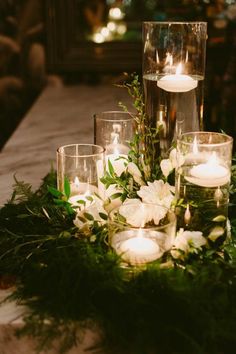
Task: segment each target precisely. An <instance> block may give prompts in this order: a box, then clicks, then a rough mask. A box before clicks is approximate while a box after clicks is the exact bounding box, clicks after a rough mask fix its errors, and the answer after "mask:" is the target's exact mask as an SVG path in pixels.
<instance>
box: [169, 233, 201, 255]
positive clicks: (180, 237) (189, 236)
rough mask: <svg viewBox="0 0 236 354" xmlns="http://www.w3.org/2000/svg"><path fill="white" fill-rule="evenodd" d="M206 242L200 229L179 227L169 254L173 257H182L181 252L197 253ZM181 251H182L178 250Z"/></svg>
mask: <svg viewBox="0 0 236 354" xmlns="http://www.w3.org/2000/svg"><path fill="white" fill-rule="evenodd" d="M205 244H206V239H205V238H204V237H203V236H202V232H201V231H184V229H180V230H179V232H178V233H177V236H176V238H175V241H174V245H173V250H172V251H171V254H172V256H173V257H174V258H183V253H184V254H185V255H187V254H188V253H197V250H200V249H201V247H202V246H204V245H205ZM179 251H182V252H183V253H182V252H179Z"/></svg>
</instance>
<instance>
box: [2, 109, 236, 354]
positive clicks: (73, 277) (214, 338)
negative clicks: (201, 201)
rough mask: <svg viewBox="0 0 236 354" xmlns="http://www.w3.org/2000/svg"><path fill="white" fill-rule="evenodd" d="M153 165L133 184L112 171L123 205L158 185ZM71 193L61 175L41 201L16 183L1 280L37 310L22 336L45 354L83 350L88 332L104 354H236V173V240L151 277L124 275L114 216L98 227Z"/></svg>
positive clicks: (5, 215)
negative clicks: (61, 185) (10, 281)
mask: <svg viewBox="0 0 236 354" xmlns="http://www.w3.org/2000/svg"><path fill="white" fill-rule="evenodd" d="M142 117H143V116H142ZM155 134H156V133H155ZM136 139H137V137H136ZM136 142H137V140H136ZM138 145H139V144H136V143H134V144H133V145H132V148H131V152H130V155H129V157H128V158H129V159H130V160H128V161H127V164H128V166H130V165H129V164H130V163H134V161H136V165H137V166H139V162H140V160H138V155H137V153H136V152H137V151H136V150H134V147H137V146H138ZM139 146H140V145H139ZM150 151H151V150H150ZM147 154H148V151H147ZM147 158H150V155H148V157H147ZM132 159H133V160H132ZM134 159H136V160H134ZM144 162H145V161H144ZM233 162H234V163H235V161H233ZM147 165H148V164H146V165H145V163H144V164H142V168H143V169H140V170H139V174H138V175H137V173H136V174H134V175H133V176H134V181H132V183H130V178H131V175H132V174H131V172H127V171H125V172H124V174H122V175H121V176H117V175H116V174H115V171H114V170H113V168H112V166H109V172H108V173H107V175H106V176H105V177H104V184H105V185H106V184H109V183H112V179H115V181H116V184H117V185H118V186H119V187H121V186H123V187H124V192H123V193H119V195H116V198H118V197H119V198H121V199H122V198H123V201H125V200H126V199H127V198H137V195H138V191H140V190H141V188H142V187H141V188H140V187H139V188H138V183H139V182H138V181H140V178H141V179H142V181H143V182H144V183H146V185H145V186H146V187H147V184H148V183H147V182H146V180H145V171H146V169H145V166H147ZM131 166H133V165H131ZM128 171H131V170H130V169H129V170H128ZM135 171H136V172H137V169H135ZM160 173H161V172H160V169H157V168H156V167H155V169H153V170H151V171H150V173H149V177H148V179H149V181H150V182H149V184H148V186H150V185H152V183H155V181H156V179H157V178H159V177H158V176H159V174H160ZM137 177H138V178H137ZM135 178H136V179H135ZM170 178H171V176H170ZM163 179H164V177H163ZM127 181H129V183H128V182H127ZM163 183H164V182H163ZM130 185H132V191H131V189H129V186H130ZM131 192H132V193H131ZM69 194H70V193H69V190H68V186H66V185H65V194H61V193H60V192H59V191H57V189H56V174H55V172H54V171H52V172H51V173H49V174H48V175H47V176H46V177H45V178H44V180H43V183H42V185H41V187H40V188H39V189H38V190H37V191H36V192H34V191H32V189H31V187H30V185H28V184H26V183H23V182H19V181H17V180H16V183H15V186H14V191H13V194H12V198H11V200H10V201H9V202H8V203H7V204H6V205H5V206H4V207H3V208H2V209H1V210H0V276H1V275H6V276H13V277H14V278H15V279H16V283H15V285H16V287H15V291H14V292H13V294H12V296H11V299H13V300H14V299H15V300H17V301H19V302H20V303H23V304H25V305H27V306H28V308H29V311H28V312H27V313H26V314H25V325H24V327H23V328H22V329H21V330H20V332H18V334H28V335H32V336H33V337H35V338H37V339H38V350H39V351H40V350H42V349H45V348H47V349H48V348H50V345H53V343H54V340H57V341H58V342H59V347H60V353H63V352H66V351H67V350H68V349H69V348H71V347H72V346H73V345H78V346H79V345H80V342H81V340H82V338H83V334H84V331H85V330H86V329H87V328H89V329H92V330H94V331H96V332H98V333H99V342H98V343H96V346H94V348H90V349H91V350H92V349H93V350H96V351H100V352H102V353H104V354H105V353H106V354H109V353H118V354H121V353H122V354H126V353H127V354H138V353H140V354H229V353H233V352H234V349H233V350H232V348H235V347H236V335H235V333H236V248H235V242H234V239H235V236H236V217H235V209H234V206H235V202H236V165H235V164H233V168H232V182H231V201H230V224H231V237H230V238H227V240H226V241H225V242H224V243H223V244H220V245H219V247H209V245H208V246H207V245H205V243H204V245H203V244H201V245H198V247H197V246H196V245H195V247H194V243H191V244H190V243H189V244H188V252H187V253H186V254H185V253H184V252H183V250H182V251H181V249H180V250H177V251H178V252H179V255H180V257H176V253H175V256H173V255H171V252H170V253H169V254H167V255H165V256H164V257H163V258H162V259H161V260H156V261H154V262H152V263H150V264H146V265H145V267H141V268H138V267H136V268H135V267H133V268H132V269H131V268H123V267H121V259H120V257H119V256H118V255H116V254H115V252H114V251H113V250H112V249H111V248H110V247H109V245H108V242H107V236H108V235H107V234H108V230H107V224H106V222H105V219H106V216H105V215H104V214H100V217H101V218H100V219H103V222H101V220H99V221H97V220H95V219H94V217H93V216H92V215H90V214H89V213H86V212H84V209H83V217H82V216H81V215H82V214H80V211H79V212H78V211H76V210H74V209H73V208H72V207H71V206H70V204H69V203H68V197H69ZM178 207H180V205H178ZM183 207H184V206H183ZM76 215H77V216H76ZM75 217H76V218H77V221H76V222H75ZM78 217H79V220H78ZM85 219H86V220H85ZM85 221H86V222H85ZM78 222H80V223H81V222H82V223H83V222H84V227H78ZM201 246H202V247H201ZM175 251H176V250H175Z"/></svg>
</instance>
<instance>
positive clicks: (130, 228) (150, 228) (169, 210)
mask: <svg viewBox="0 0 236 354" xmlns="http://www.w3.org/2000/svg"><path fill="white" fill-rule="evenodd" d="M142 204H143V205H149V206H150V205H151V206H152V205H153V206H160V207H161V208H164V209H166V211H167V212H166V215H167V213H170V214H171V217H172V218H173V220H171V221H170V220H168V222H167V223H166V224H164V225H151V226H132V225H131V224H128V223H127V224H121V223H120V222H119V221H114V220H111V219H110V215H111V214H112V213H114V212H115V211H117V210H119V208H120V207H121V206H119V207H116V208H114V209H112V210H111V211H110V212H109V213H108V224H113V225H117V226H122V228H124V229H129V230H140V229H141V230H145V231H152V230H162V229H163V228H166V227H168V226H171V225H174V224H176V220H177V218H176V214H175V212H174V210H172V209H171V208H167V207H165V206H163V205H161V204H156V203H142ZM166 215H165V216H164V217H163V218H162V219H164V218H165V217H166ZM162 219H161V220H162ZM161 220H160V221H161Z"/></svg>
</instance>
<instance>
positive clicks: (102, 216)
mask: <svg viewBox="0 0 236 354" xmlns="http://www.w3.org/2000/svg"><path fill="white" fill-rule="evenodd" d="M98 214H99V216H100V218H101V219H103V220H107V219H108V216H107V215H106V214H104V213H98Z"/></svg>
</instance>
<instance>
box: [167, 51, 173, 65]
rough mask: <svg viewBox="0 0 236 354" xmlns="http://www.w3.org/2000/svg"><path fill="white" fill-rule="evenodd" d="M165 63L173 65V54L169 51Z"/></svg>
mask: <svg viewBox="0 0 236 354" xmlns="http://www.w3.org/2000/svg"><path fill="white" fill-rule="evenodd" d="M165 64H168V65H170V66H172V65H173V56H172V55H171V54H170V53H169V52H167V55H166V62H165Z"/></svg>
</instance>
